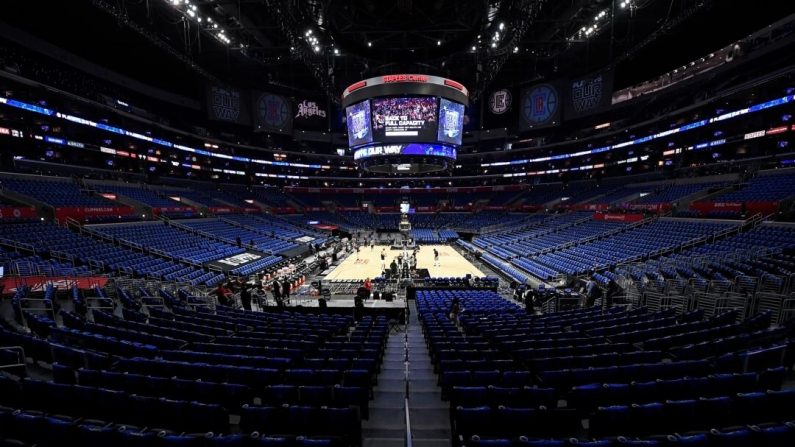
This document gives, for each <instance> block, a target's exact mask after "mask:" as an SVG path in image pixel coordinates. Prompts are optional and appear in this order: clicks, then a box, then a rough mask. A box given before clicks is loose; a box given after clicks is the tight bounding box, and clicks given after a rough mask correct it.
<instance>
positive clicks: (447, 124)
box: [436, 98, 464, 146]
mask: <svg viewBox="0 0 795 447" xmlns="http://www.w3.org/2000/svg"><path fill="white" fill-rule="evenodd" d="M463 133H464V105H463V104H460V103H457V102H453V101H450V100H447V99H445V98H442V99H441V103H440V105H439V131H438V134H437V136H436V139H437V141H439V142H442V143H450V144H455V145H459V146H460V145H461V136H462V135H463Z"/></svg>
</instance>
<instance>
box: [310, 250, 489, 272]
mask: <svg viewBox="0 0 795 447" xmlns="http://www.w3.org/2000/svg"><path fill="white" fill-rule="evenodd" d="M419 247H420V250H419V253H417V268H418V269H428V273H429V274H430V276H431V277H432V278H439V277H463V276H466V275H468V274H469V275H472V277H473V278H480V277H483V276H485V275H484V274H483V272H481V271H480V270H478V269H477V268H476V267H475V266H474V265H472V263H470V262H469V261H467V260H466V259H465V258H464V257H463V256H462V255H461V254H460V253H458V252H457V251H456V250H455V249H454V248H453V247H450V246H449V245H421V246H419ZM434 248H435V249H436V250H438V251H439V262H440V266H438V267H435V266H434V265H433V249H434ZM382 250H385V251H386V261H385V262H386V267H387V268H389V263H390V262H392V260H393V259H396V258H397V256H398V255H399V254H401V253H402V251H401V250H392V249H390V247H389V246H387V245H376V246H375V248H374V249H372V250H371V249H370V246H369V245H368V246H363V247H362V248H361V249H360V250H359V255H358V257H357V254H356V252H353V253H352V254H351V255H349V256H348V257H347V258H345V259H344V260H343V261H342V262H341V263H340V265H338V266H337V268H335V269H334V270H332V271H331V273H329V274H328V275H326V277H325V278H324V279H326V280H341V281H353V280H365V279H367V278H375V277H377V276H381V272H382V270H381V251H382Z"/></svg>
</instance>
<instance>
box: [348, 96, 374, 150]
mask: <svg viewBox="0 0 795 447" xmlns="http://www.w3.org/2000/svg"><path fill="white" fill-rule="evenodd" d="M345 116H346V122H347V124H348V146H350V147H354V146H361V145H363V144H368V143H372V142H373V128H372V125H371V120H370V100H369V99H366V100H364V101H362V102H359V103H356V104H353V105H350V106H348V107H346V108H345Z"/></svg>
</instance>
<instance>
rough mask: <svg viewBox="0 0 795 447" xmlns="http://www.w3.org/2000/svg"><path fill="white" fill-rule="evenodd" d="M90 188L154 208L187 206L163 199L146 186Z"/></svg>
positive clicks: (99, 186)
mask: <svg viewBox="0 0 795 447" xmlns="http://www.w3.org/2000/svg"><path fill="white" fill-rule="evenodd" d="M90 187H91V188H92V189H93V190H94V191H97V192H99V193H103V192H108V193H113V194H118V195H120V196H124V197H128V198H130V199H132V200H135V201H136V202H140V203H142V204H144V205H146V206H150V207H152V208H174V207H184V206H185V204H183V203H180V202H177V201H176V200H171V199H169V198H167V197H162V196H160V195H159V194H158V191H157V190H155V189H149V188H146V187H144V185H133V184H130V185H122V184H118V183H92V184H91V185H90Z"/></svg>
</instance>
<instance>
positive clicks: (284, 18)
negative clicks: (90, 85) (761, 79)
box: [2, 0, 795, 98]
mask: <svg viewBox="0 0 795 447" xmlns="http://www.w3.org/2000/svg"><path fill="white" fill-rule="evenodd" d="M627 1H628V6H627V7H622V3H623V2H624V0H515V1H508V0H505V1H500V0H477V1H463V0H458V1H456V0H391V1H388V2H387V1H379V0H190V4H191V5H193V6H192V7H189V6H188V5H186V3H185V0H176V1H175V0H127V1H123V0H71V1H61V2H54V1H48V0H26V1H16V2H7V3H8V4H4V5H3V8H4V14H3V18H2V20H4V21H6V22H8V23H9V24H12V25H14V26H16V27H19V28H22V29H24V30H26V31H28V32H30V33H32V34H34V35H37V36H39V37H41V38H43V39H45V40H48V41H50V42H52V43H54V44H56V45H59V46H62V47H64V48H66V49H68V50H70V51H72V52H74V53H76V54H78V55H81V56H83V57H86V58H88V59H90V60H92V61H94V62H96V63H98V64H100V65H103V66H106V67H108V68H111V69H114V70H117V71H119V72H121V73H124V74H127V75H128V76H132V77H135V78H138V79H140V80H142V81H145V82H148V83H151V84H154V85H157V86H160V87H164V88H167V89H170V90H173V91H176V92H179V93H182V94H186V95H191V96H196V95H197V93H198V92H199V91H200V90H199V88H200V87H201V85H202V83H203V82H204V81H206V80H213V81H220V82H225V83H230V84H233V85H238V86H241V87H246V88H268V86H270V88H277V89H284V90H287V91H290V90H293V91H302V92H307V91H310V92H315V93H318V94H328V95H329V96H332V97H334V98H336V97H338V96H339V94H340V92H341V91H342V89H343V88H345V86H347V85H348V84H350V83H352V82H354V81H356V80H359V79H362V78H366V77H370V76H375V75H378V74H384V73H395V72H421V73H427V74H437V75H442V76H447V77H450V78H453V79H456V80H458V81H461V82H463V83H464V84H465V85H466V86H467V87H468V88H469V89H470V90H471V91H472V92H474V93H475V94H476V95H477V94H481V93H482V92H483V91H485V90H486V89H488V88H490V87H491V86H494V85H514V84H521V83H523V82H528V81H531V80H534V79H540V78H547V79H551V78H557V77H568V76H577V75H580V74H584V73H586V72H589V71H592V70H596V69H599V68H601V67H604V66H607V65H611V64H612V65H614V66H615V68H616V83H615V87H616V88H621V87H625V86H627V85H631V84H634V83H637V82H640V81H642V80H644V79H647V78H649V77H652V76H654V75H657V74H661V73H663V72H665V71H668V70H670V69H673V68H675V67H678V66H681V65H683V64H685V63H687V62H689V61H691V60H693V59H695V58H698V57H700V56H703V55H704V54H707V53H709V52H711V51H713V50H716V49H718V48H720V47H723V46H725V45H727V44H728V43H730V42H732V41H733V40H736V39H739V38H741V37H744V36H745V35H748V34H750V33H751V32H753V31H756V30H758V29H760V28H762V27H763V26H764V25H766V24H769V23H772V22H774V21H775V20H777V19H779V18H782V17H784V16H786V15H788V14H792V13H795V2H790V1H774V2H764V3H765V5H764V7H754V6H755V5H754V4H753V3H751V2H739V1H728V0H627ZM186 8H192V10H193V11H194V13H195V14H198V15H199V16H200V17H203V21H202V23H198V22H196V19H195V18H192V19H191V18H188V19H185V18H184V17H185V11H187V9H186ZM601 11H605V13H604V14H603V16H602V18H601V19H598V20H595V17H597V16H599V14H600V12H601ZM610 17H613V20H610ZM207 18H211V19H213V20H214V21H213V22H212V23H214V24H218V25H220V26H221V28H223V29H225V30H226V34H225V36H227V37H228V38H229V39H230V42H229V43H228V44H225V43H222V42H221V41H220V40H219V39H218V38H216V37H215V36H214V34H216V31H215V30H216V28H214V27H213V25H211V24H210V23H208V21H207ZM593 24H596V25H597V30H596V31H593V32H589V34H588V35H585V34H584V33H583V30H584V29H588V28H589V27H590V26H592V25H593ZM310 30H311V31H312V32H311V34H308V31H310ZM497 33H499V36H498V37H497V36H496V35H497ZM313 39H317V40H316V41H315V40H313ZM315 47H317V48H315ZM473 48H474V50H473Z"/></svg>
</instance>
